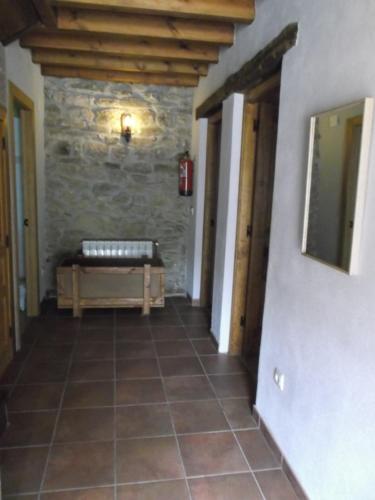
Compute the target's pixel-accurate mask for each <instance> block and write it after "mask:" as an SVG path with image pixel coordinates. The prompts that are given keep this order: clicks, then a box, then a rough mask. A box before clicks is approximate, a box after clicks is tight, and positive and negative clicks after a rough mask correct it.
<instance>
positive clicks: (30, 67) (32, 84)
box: [5, 42, 46, 299]
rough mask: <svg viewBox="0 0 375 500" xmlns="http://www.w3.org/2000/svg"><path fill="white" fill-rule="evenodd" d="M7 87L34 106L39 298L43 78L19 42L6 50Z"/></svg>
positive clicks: (42, 286)
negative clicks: (27, 99)
mask: <svg viewBox="0 0 375 500" xmlns="http://www.w3.org/2000/svg"><path fill="white" fill-rule="evenodd" d="M5 63H6V80H7V81H6V85H7V86H8V82H9V81H11V82H12V83H14V84H15V85H16V86H17V87H18V88H19V89H21V90H22V92H23V93H24V94H26V95H27V96H28V97H29V98H30V99H32V101H33V102H34V106H35V141H36V168H37V195H38V230H39V271H40V275H39V281H40V298H41V299H42V298H43V297H44V294H45V291H46V284H45V279H44V242H45V234H44V230H45V219H44V214H45V209H44V193H45V189H44V157H45V155H44V78H43V76H42V75H41V73H40V66H39V65H36V64H33V62H32V61H31V53H30V51H29V50H26V49H22V48H21V47H20V45H19V43H18V42H13V43H11V44H10V45H8V46H7V47H5Z"/></svg>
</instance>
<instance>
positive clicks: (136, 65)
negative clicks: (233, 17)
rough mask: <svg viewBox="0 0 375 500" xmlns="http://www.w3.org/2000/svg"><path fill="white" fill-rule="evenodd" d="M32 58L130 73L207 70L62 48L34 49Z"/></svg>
mask: <svg viewBox="0 0 375 500" xmlns="http://www.w3.org/2000/svg"><path fill="white" fill-rule="evenodd" d="M32 58H33V61H34V63H37V64H41V65H44V66H65V67H72V68H73V67H74V68H81V69H84V68H88V69H90V68H91V69H98V70H106V71H122V72H131V73H159V74H164V73H166V74H168V73H169V74H170V73H175V74H186V75H198V76H202V75H203V76H205V75H207V72H208V66H207V64H199V63H193V62H192V63H190V62H174V61H152V60H138V59H137V60H135V59H124V58H123V57H117V56H107V55H105V56H102V55H97V54H89V53H84V52H69V51H64V50H49V49H34V50H33V51H32Z"/></svg>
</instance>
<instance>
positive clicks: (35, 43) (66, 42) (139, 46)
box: [20, 30, 219, 63]
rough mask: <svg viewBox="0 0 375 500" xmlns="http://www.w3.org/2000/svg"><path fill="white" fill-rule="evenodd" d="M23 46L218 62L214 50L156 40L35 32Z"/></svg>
mask: <svg viewBox="0 0 375 500" xmlns="http://www.w3.org/2000/svg"><path fill="white" fill-rule="evenodd" d="M20 43H21V46H22V47H27V48H32V49H33V48H44V49H62V50H64V49H65V50H76V51H81V52H91V53H98V54H108V55H117V56H123V57H135V58H139V59H161V60H163V61H164V60H184V61H196V62H199V61H200V62H206V63H208V62H217V60H218V55H219V53H218V49H217V48H216V47H215V46H212V45H207V44H198V43H193V42H192V43H186V42H175V41H168V42H167V41H163V40H160V41H155V40H136V39H134V40H124V39H119V38H118V37H110V36H106V35H90V36H88V35H82V34H80V33H77V34H76V35H75V36H72V35H71V34H70V33H64V32H62V31H55V32H50V31H48V30H39V31H33V32H31V33H28V34H26V35H25V36H24V37H22V38H21V42H20Z"/></svg>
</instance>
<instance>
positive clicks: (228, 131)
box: [211, 94, 244, 352]
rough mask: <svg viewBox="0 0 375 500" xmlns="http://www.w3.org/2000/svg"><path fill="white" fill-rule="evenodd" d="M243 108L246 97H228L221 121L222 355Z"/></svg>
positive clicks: (218, 271)
mask: <svg viewBox="0 0 375 500" xmlns="http://www.w3.org/2000/svg"><path fill="white" fill-rule="evenodd" d="M243 107H244V98H243V95H241V94H233V95H232V96H230V97H228V99H226V100H225V101H224V103H223V114H222V122H221V123H222V126H221V144H220V169H219V189H218V203H217V218H216V242H215V266H214V285H213V297H212V324H211V331H212V333H213V334H214V336H215V338H216V340H217V341H218V344H219V351H220V352H227V351H228V347H229V333H230V319H231V306H232V291H233V270H234V258H235V243H236V226H237V205H238V185H239V174H240V161H241V138H242V121H243Z"/></svg>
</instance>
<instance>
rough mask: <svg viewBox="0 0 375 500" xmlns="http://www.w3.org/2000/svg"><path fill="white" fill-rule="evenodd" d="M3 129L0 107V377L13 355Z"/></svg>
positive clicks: (7, 193)
mask: <svg viewBox="0 0 375 500" xmlns="http://www.w3.org/2000/svg"><path fill="white" fill-rule="evenodd" d="M5 127H6V114H5V110H4V109H3V108H1V107H0V375H1V374H2V373H3V372H4V370H5V368H6V367H7V365H8V363H9V362H10V360H11V358H12V354H13V345H12V333H13V315H12V275H11V255H10V206H9V172H8V163H7V151H6V139H5V138H6V128H5Z"/></svg>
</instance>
